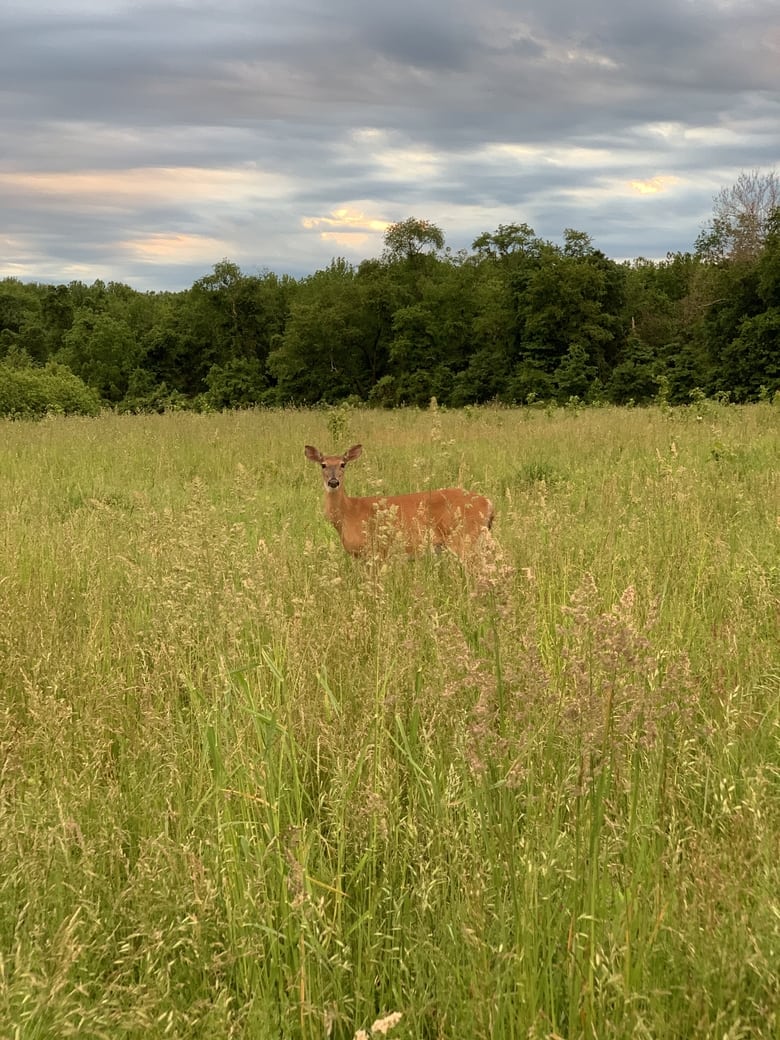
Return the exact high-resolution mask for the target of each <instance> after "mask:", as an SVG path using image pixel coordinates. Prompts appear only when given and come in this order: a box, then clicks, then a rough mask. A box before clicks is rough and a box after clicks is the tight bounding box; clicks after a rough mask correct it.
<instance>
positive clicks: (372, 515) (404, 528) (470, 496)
mask: <svg viewBox="0 0 780 1040" xmlns="http://www.w3.org/2000/svg"><path fill="white" fill-rule="evenodd" d="M362 450H363V449H362V447H361V445H359V444H356V445H354V446H353V447H352V448H350V449H349V451H347V452H345V453H344V454H343V455H323V454H322V452H321V451H318V450H317V448H313V447H312V446H311V445H310V444H307V445H306V448H305V452H306V458H307V459H309V460H310V461H311V462H317V463H319V464H320V466H321V467H322V479H323V484H324V486H325V516H326V517H327V518H328V520H330V522H331V523H332V524H333V526H334V527H335V528H336V530H337V531H338V533H339V537H340V538H341V544H342V545H343V546H344V548H345V549H346V550H347V552H348V553H352V555H353V556H361V555H364V554H365V553H373V552H376V551H377V549H378V548H379V547H380V543H384V542H386V541H387V533H388V531H389V532H390V533H391V534H397V535H398V537H399V538H400V539H401V541H402V543H403V547H404V549H405V551H406V552H407V553H409V554H415V553H418V552H420V551H422V550H423V549H427V548H433V549H442V548H447V549H450V550H452V551H453V552H455V553H457V554H458V555H459V556H464V555H465V553H466V552H467V550H468V548H469V546H470V545H471V544H472V543H473V542H474V541H476V540H477V539H478V538H479V537H480V536H481V535H482V534H483V533H484V532H485V531H488V530H489V529H490V526H491V524H492V523H493V504H492V502H491V501H490V499H488V498H485V496H484V495H476V494H474V493H473V492H471V491H463V490H462V489H461V488H440V489H438V490H436V491H413V492H412V493H411V494H408V495H370V496H368V497H366V498H350V497H349V496H348V495H347V494H346V492H345V491H344V470H345V468H346V465H347V463H348V462H351V461H352V460H353V459H356V458H357V457H358V456H359V455H360V453H361V452H362Z"/></svg>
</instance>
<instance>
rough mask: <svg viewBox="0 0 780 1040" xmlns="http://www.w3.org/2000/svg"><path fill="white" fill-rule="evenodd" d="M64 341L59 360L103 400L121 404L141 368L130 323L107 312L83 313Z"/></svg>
mask: <svg viewBox="0 0 780 1040" xmlns="http://www.w3.org/2000/svg"><path fill="white" fill-rule="evenodd" d="M63 342H64V345H63V347H62V350H61V351H60V352H59V355H58V358H59V360H60V361H62V362H63V363H64V364H66V365H67V366H68V368H70V370H71V371H72V372H74V373H75V374H76V375H77V376H79V377H80V378H81V379H83V381H84V382H85V383H86V384H87V385H88V386H91V387H92V388H93V389H95V390H97V392H98V393H99V394H100V396H101V397H102V398H103V400H105V401H109V402H112V403H117V402H119V401H121V400H122V398H123V397H124V396H125V393H126V392H127V388H128V380H129V376H130V373H131V372H132V371H133V370H134V369H135V368H137V367H138V366H139V364H140V361H141V355H142V350H141V346H140V344H139V343H138V340H137V339H136V336H135V333H134V332H133V330H132V329H131V328H130V326H129V325H128V324H127V322H126V321H124V320H122V319H120V318H113V317H111V315H109V314H105V313H103V314H95V313H94V312H93V311H82V312H80V313H79V314H77V316H76V320H75V321H74V323H73V326H72V328H71V329H70V330H69V331H68V332H67V333H66V334H65V336H64V341H63Z"/></svg>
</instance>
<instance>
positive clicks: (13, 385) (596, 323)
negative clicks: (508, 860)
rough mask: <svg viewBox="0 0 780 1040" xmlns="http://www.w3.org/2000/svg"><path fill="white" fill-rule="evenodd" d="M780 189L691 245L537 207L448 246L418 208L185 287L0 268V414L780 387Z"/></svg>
mask: <svg viewBox="0 0 780 1040" xmlns="http://www.w3.org/2000/svg"><path fill="white" fill-rule="evenodd" d="M779 204H780V192H779V191H778V178H777V176H776V174H775V173H769V174H761V173H760V172H758V171H755V172H753V173H751V174H743V175H742V176H741V177H740V179H739V180H738V181H737V183H736V184H735V185H734V186H733V187H732V188H730V189H724V191H722V192H720V193H719V194H718V195H717V196H716V197H715V200H714V210H713V215H712V220H711V222H710V224H709V225H708V227H707V228H706V229H705V230H704V231H703V232H702V234H701V235H700V236H699V238H698V239H697V242H696V245H695V248H694V249H693V250H692V251H691V252H686V253H670V254H668V255H667V256H666V258H665V259H663V260H660V261H658V260H647V259H644V258H641V257H640V258H637V259H635V260H633V261H630V262H621V263H618V262H616V261H613V260H611V259H609V258H608V257H607V256H605V255H604V253H602V252H601V251H600V250H598V249H596V248H595V247H594V245H593V242H592V239H591V237H590V235H589V234H587V233H586V232H584V231H577V230H573V229H565V230H564V231H563V233H562V241H561V242H560V243H557V244H556V243H553V242H551V241H548V240H545V239H542V238H539V237H538V236H537V235H536V233H535V232H534V230H533V228H531V227H529V226H528V225H527V224H525V223H517V224H502V225H500V226H499V227H498V228H496V229H495V230H494V231H491V232H485V233H483V234H481V235H479V236H478V237H477V238H476V239H475V240H474V242H473V244H472V248H471V250H470V251H462V252H457V253H453V252H452V251H451V250H450V249H448V248H447V246H446V239H445V234H444V231H443V230H442V229H441V228H439V227H437V226H436V225H435V224H432V223H431V222H429V221H427V220H423V219H418V218H416V217H410V218H408V219H407V220H404V221H401V222H399V223H397V224H394V225H392V226H391V227H389V228H388V230H387V232H386V234H385V239H384V246H385V248H384V250H383V252H382V255H381V256H380V257H378V258H373V259H366V260H364V261H363V262H362V263H360V264H358V265H353V264H350V263H347V262H346V261H345V260H343V259H341V258H336V259H334V260H333V261H332V262H331V263H330V265H329V266H328V267H326V268H325V269H323V270H319V271H316V272H315V273H314V274H312V275H310V276H308V277H304V278H301V279H294V278H292V277H289V276H284V275H282V276H280V275H277V274H274V273H273V272H270V271H264V272H262V273H254V274H247V273H245V272H243V271H241V270H240V268H239V267H238V266H237V265H236V264H235V263H233V262H231V261H230V260H227V259H225V260H222V261H220V262H219V263H217V264H216V265H215V266H214V268H213V270H212V271H211V273H209V274H207V275H205V276H204V277H202V278H200V279H198V280H197V281H196V282H195V283H194V284H193V285H192V286H191V287H190V288H189V289H187V290H184V291H182V292H158V293H154V292H152V293H148V292H138V291H136V290H134V289H132V288H130V287H129V286H127V285H123V284H120V283H116V282H109V283H108V284H106V283H104V282H102V281H96V282H94V283H92V284H91V285H86V284H84V283H82V282H71V283H69V284H67V285H65V284H63V285H47V284H41V283H23V282H21V281H19V280H17V279H14V278H6V279H4V280H2V281H0V414H6V415H9V414H11V415H25V414H40V413H41V411H46V410H52V409H53V410H55V411H56V410H63V411H69V410H75V411H84V412H86V413H87V414H90V413H92V412H94V410H95V409H96V407H98V406H99V405H100V404H102V405H103V406H110V407H114V408H117V409H119V410H123V411H163V410H167V409H175V408H198V409H220V408H232V407H246V406H251V405H256V404H265V405H286V404H316V403H318V402H327V403H330V404H336V403H338V402H340V401H344V400H348V401H351V402H353V403H357V402H362V403H366V404H368V405H373V406H381V407H393V406H398V405H425V404H427V403H428V402H429V400H430V399H431V398H432V397H436V399H437V400H438V402H439V403H440V404H445V405H451V406H461V405H467V404H474V403H482V402H487V401H498V402H504V403H507V404H526V403H530V402H534V401H551V402H557V403H566V402H569V401H571V400H576V401H582V402H585V403H590V402H594V403H595V402H602V401H606V402H612V403H615V404H627V403H636V404H642V403H646V402H650V401H652V400H655V399H659V398H660V399H663V400H667V401H669V402H670V403H683V402H686V401H688V400H689V399H690V397H691V395H692V394H705V395H708V396H709V395H723V396H724V397H725V396H727V397H728V399H730V400H733V401H737V402H744V401H754V400H757V399H759V398H762V397H767V396H772V395H773V394H775V393H777V392H778V391H780V205H779ZM22 372H26V374H25V375H20V373H22ZM36 373H37V374H36ZM25 387H27V388H28V390H27V391H25V389H24V388H25ZM25 393H26V394H27V396H25ZM47 394H48V395H49V397H50V398H51V404H50V406H49V404H47V402H48V401H49V397H47ZM30 400H32V402H33V404H32V405H30V403H29V402H30Z"/></svg>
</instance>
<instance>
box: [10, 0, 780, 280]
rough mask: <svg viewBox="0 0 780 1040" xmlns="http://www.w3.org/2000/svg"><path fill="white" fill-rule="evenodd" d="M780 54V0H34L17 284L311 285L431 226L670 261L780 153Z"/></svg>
mask: <svg viewBox="0 0 780 1040" xmlns="http://www.w3.org/2000/svg"><path fill="white" fill-rule="evenodd" d="M778 66H780V27H779V26H778V22H777V17H776V13H775V4H774V0H772V2H771V3H770V2H769V0H743V2H740V3H739V4H736V3H729V2H725V0H688V2H686V3H685V4H679V3H678V2H677V0H675V2H672V0H658V2H656V3H654V4H653V5H652V6H648V5H647V4H646V2H641V3H640V2H639V0H594V2H592V3H589V4H587V5H583V4H582V3H581V2H580V0H544V2H542V0H530V2H529V3H528V4H524V5H522V7H518V6H517V5H516V4H514V3H511V2H510V0H484V2H483V3H482V4H480V5H474V4H471V3H465V0H428V2H427V3H425V4H420V3H419V0H415V2H414V3H412V2H411V0H398V2H396V3H394V4H392V5H391V6H389V7H388V6H386V5H372V4H365V2H360V3H359V2H357V0H330V2H329V3H327V4H325V3H322V0H316V2H315V0H290V2H286V3H284V4H271V3H270V2H269V0H258V2H252V3H249V2H248V0H223V2H220V3H219V4H218V3H216V2H213V3H212V2H204V0H145V2H134V0H125V2H122V0H110V2H103V0H101V2H100V3H97V2H96V0H94V2H93V0H60V2H58V3H56V4H55V3H54V2H53V0H50V2H48V3H46V2H44V0H39V2H36V3H35V4H29V3H27V2H25V3H21V2H18V0H17V2H12V3H10V4H5V5H3V8H2V11H1V12H0V130H1V131H2V134H3V140H4V141H5V142H10V145H9V146H7V147H6V148H5V150H4V152H3V154H2V156H0V226H1V227H3V228H5V229H6V240H5V260H4V262H3V261H2V258H0V274H3V273H6V274H14V273H16V272H18V271H23V272H25V277H40V278H53V279H55V280H58V279H66V278H67V277H68V276H71V277H73V274H72V272H73V271H74V270H76V271H80V272H86V273H84V274H81V275H79V277H86V278H91V277H102V278H104V279H109V278H113V279H116V280H123V281H128V282H129V283H130V284H133V285H137V286H139V287H141V288H166V287H174V288H175V287H182V286H184V285H187V284H190V283H191V281H192V280H194V278H196V277H199V276H200V275H202V274H203V273H204V267H206V268H208V267H210V266H211V265H212V264H213V263H215V262H217V261H219V260H220V259H221V258H222V257H223V256H229V257H230V258H231V259H233V260H235V261H236V262H237V263H239V264H240V265H241V266H242V267H243V268H244V269H247V270H254V269H257V268H264V267H268V268H271V269H273V270H277V271H279V272H280V273H281V272H289V273H293V274H306V273H309V272H311V271H312V270H314V269H316V268H317V267H320V266H323V265H325V264H327V263H328V262H329V260H330V258H331V256H332V255H333V252H334V251H336V250H338V251H339V252H340V253H341V255H344V256H346V258H347V259H349V260H352V261H355V262H357V261H359V260H360V259H362V258H363V257H364V256H366V255H378V254H379V253H380V252H381V249H382V235H383V232H384V228H385V227H386V225H387V223H389V222H393V221H396V220H401V219H404V218H405V217H407V216H410V215H414V216H418V217H421V218H424V219H428V220H432V221H433V222H434V223H437V224H439V225H440V226H441V227H442V228H443V230H444V231H445V234H446V236H447V241H448V243H449V244H450V245H451V246H452V247H453V248H456V249H457V248H464V247H469V246H470V244H471V241H472V240H473V238H475V237H476V236H477V235H478V234H480V233H481V232H483V231H488V230H493V229H494V228H495V227H496V226H497V225H498V224H499V223H509V222H513V221H515V222H517V221H527V222H528V223H530V224H531V225H532V226H533V227H535V229H536V231H537V233H539V234H541V235H542V236H544V237H551V238H559V237H560V234H561V232H562V230H563V228H564V227H575V228H579V229H582V230H585V231H587V232H589V233H590V234H591V235H593V237H594V239H595V241H596V244H597V245H599V247H600V248H602V249H604V251H605V252H607V253H608V254H609V255H613V256H615V257H616V258H624V257H629V256H636V255H639V254H640V253H641V254H643V255H648V256H663V255H665V254H666V252H667V250H670V249H671V250H675V249H687V248H690V247H691V246H692V244H693V242H694V240H695V238H696V235H697V233H698V231H699V229H700V227H701V225H702V223H703V221H705V220H706V219H707V216H708V214H709V213H710V212H711V207H712V197H713V195H714V194H715V193H716V192H717V190H718V189H719V188H720V187H723V186H727V185H728V184H730V183H733V181H734V180H735V179H736V177H737V176H738V174H739V172H740V171H741V170H743V169H751V168H754V167H760V168H772V167H774V166H776V165H777V164H778V158H780V145H779V143H778V137H777V126H778V125H780V93H779V92H778V79H777V68H778ZM212 248H213V249H214V250H215V253H214V255H213V256H211V257H210V256H209V251H210V250H211V249H212Z"/></svg>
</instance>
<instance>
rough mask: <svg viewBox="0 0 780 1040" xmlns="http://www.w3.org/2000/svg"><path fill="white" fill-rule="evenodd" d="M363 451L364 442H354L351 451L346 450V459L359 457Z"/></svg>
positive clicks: (350, 459)
mask: <svg viewBox="0 0 780 1040" xmlns="http://www.w3.org/2000/svg"><path fill="white" fill-rule="evenodd" d="M362 451H363V445H362V444H353V445H352V447H351V448H350V449H349V451H345V452H344V461H345V462H352V460H353V459H356V458H358V456H359V455H360V453H361V452H362Z"/></svg>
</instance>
